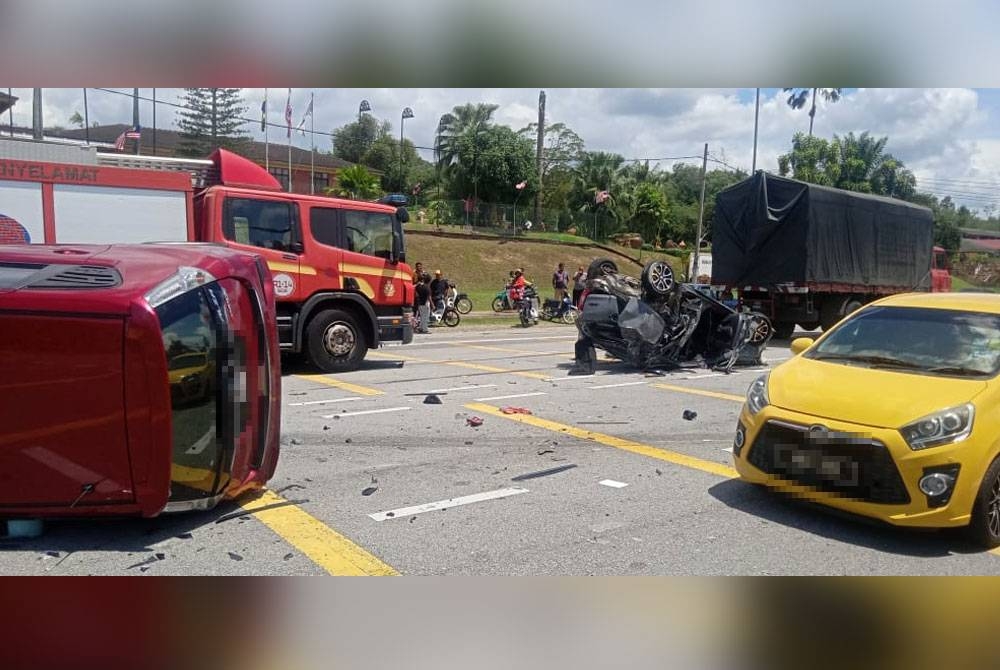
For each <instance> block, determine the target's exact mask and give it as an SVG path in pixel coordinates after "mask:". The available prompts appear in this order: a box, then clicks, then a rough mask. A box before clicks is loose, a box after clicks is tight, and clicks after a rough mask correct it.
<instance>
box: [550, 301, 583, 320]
mask: <svg viewBox="0 0 1000 670" xmlns="http://www.w3.org/2000/svg"><path fill="white" fill-rule="evenodd" d="M578 314H579V310H577V308H576V305H574V304H573V300H572V299H571V298H570V297H569V296H563V299H562V300H551V299H547V300H546V301H545V302H544V303H543V304H542V318H543V319H548V320H549V321H562V322H563V323H576V317H577V315H578Z"/></svg>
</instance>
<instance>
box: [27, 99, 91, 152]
mask: <svg viewBox="0 0 1000 670" xmlns="http://www.w3.org/2000/svg"><path fill="white" fill-rule="evenodd" d="M7 90H8V91H10V89H9V88H8V89H7ZM83 138H84V140H85V141H86V142H87V144H88V145H89V144H90V112H89V111H87V89H86V88H84V89H83Z"/></svg>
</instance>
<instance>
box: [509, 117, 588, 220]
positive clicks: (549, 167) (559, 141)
mask: <svg viewBox="0 0 1000 670" xmlns="http://www.w3.org/2000/svg"><path fill="white" fill-rule="evenodd" d="M518 133H519V134H520V135H522V136H523V137H525V138H526V139H528V140H531V141H532V142H536V141H537V138H538V124H537V123H531V124H529V125H528V126H527V127H525V128H522V129H521V130H520V131H518ZM583 146H584V145H583V139H582V138H581V137H580V136H579V135H577V134H576V133H575V132H573V131H572V130H571V129H570V128H568V127H567V126H566V124H564V123H553V124H546V126H545V133H544V135H543V138H542V173H541V174H540V175H539V176H538V177H539V183H540V185H541V191H542V202H543V203H544V204H545V206H547V207H549V208H556V209H565V208H566V207H567V206H568V204H569V203H568V198H569V194H570V191H571V190H572V182H573V165H575V164H576V163H577V162H578V161H579V160H580V156H581V155H582V154H583Z"/></svg>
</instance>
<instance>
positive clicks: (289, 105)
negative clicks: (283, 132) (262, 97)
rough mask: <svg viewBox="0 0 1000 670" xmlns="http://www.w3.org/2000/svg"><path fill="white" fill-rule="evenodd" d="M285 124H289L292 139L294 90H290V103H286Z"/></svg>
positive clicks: (289, 134) (289, 133)
mask: <svg viewBox="0 0 1000 670" xmlns="http://www.w3.org/2000/svg"><path fill="white" fill-rule="evenodd" d="M285 123H286V124H288V137H289V139H291V137H292V89H288V102H286V103H285Z"/></svg>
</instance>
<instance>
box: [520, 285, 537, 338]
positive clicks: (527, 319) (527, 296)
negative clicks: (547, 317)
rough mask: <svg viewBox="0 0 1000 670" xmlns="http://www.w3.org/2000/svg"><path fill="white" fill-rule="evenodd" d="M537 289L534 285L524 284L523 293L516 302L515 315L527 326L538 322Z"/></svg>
mask: <svg viewBox="0 0 1000 670" xmlns="http://www.w3.org/2000/svg"><path fill="white" fill-rule="evenodd" d="M538 316H539V314H538V291H536V290H535V287H534V286H525V287H524V294H523V295H522V296H521V299H520V300H519V301H518V303H517V317H518V319H520V321H521V325H522V326H524V327H525V328H527V327H528V326H533V325H535V324H536V323H538Z"/></svg>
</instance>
